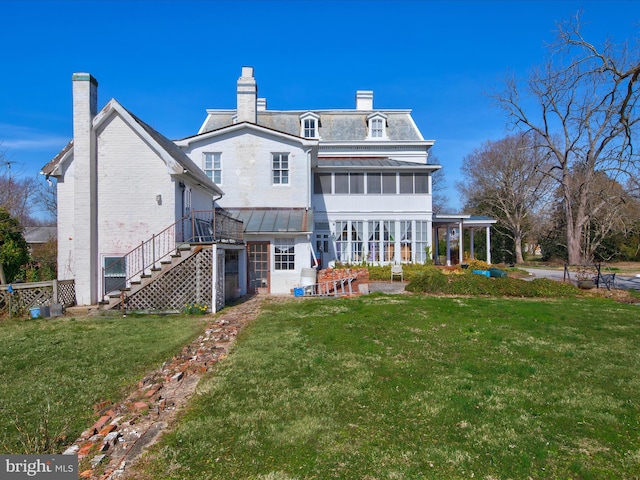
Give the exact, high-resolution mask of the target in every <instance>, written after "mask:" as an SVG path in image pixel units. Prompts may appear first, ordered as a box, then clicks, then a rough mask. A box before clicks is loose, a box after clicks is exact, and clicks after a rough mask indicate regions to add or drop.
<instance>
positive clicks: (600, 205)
mask: <svg viewBox="0 0 640 480" xmlns="http://www.w3.org/2000/svg"><path fill="white" fill-rule="evenodd" d="M579 20H580V15H579V14H578V15H576V17H575V18H573V19H572V20H570V21H569V22H566V23H563V24H561V25H560V27H559V31H558V36H557V41H556V42H555V43H554V44H553V45H552V46H551V47H552V48H551V53H552V55H551V59H550V60H549V61H548V63H547V64H546V65H545V66H544V67H543V68H541V69H539V70H537V71H535V72H533V73H532V74H531V75H530V77H529V79H528V81H527V82H525V84H524V85H520V84H518V82H516V81H515V80H514V79H510V80H508V81H507V86H506V90H505V91H504V92H503V93H499V94H497V95H496V96H495V97H496V99H497V100H498V102H499V103H500V104H501V105H502V107H503V108H504V109H505V110H506V111H507V113H508V114H509V115H510V117H511V119H512V121H513V122H514V123H515V124H516V125H517V126H520V127H524V128H525V129H526V130H527V131H533V132H535V133H536V134H537V138H539V139H540V146H541V147H543V148H546V149H547V150H548V152H549V154H550V158H551V159H552V160H553V168H552V169H551V170H550V171H549V176H550V178H552V179H553V180H554V181H555V182H557V184H558V186H559V187H560V191H561V194H562V202H563V212H564V216H565V219H566V237H567V252H568V257H569V258H568V259H569V262H570V263H572V264H579V263H582V262H583V261H584V260H585V259H586V257H587V256H588V252H587V251H586V250H585V245H584V244H583V239H584V235H583V233H584V229H585V228H586V227H587V225H588V223H589V221H590V219H591V218H592V217H594V216H596V215H599V214H600V212H601V211H603V210H604V209H606V208H608V205H609V201H610V198H602V199H600V200H599V201H598V200H597V196H594V195H592V193H593V191H594V189H596V185H597V183H598V182H599V181H600V180H601V178H602V177H601V176H599V175H600V174H601V173H604V174H605V175H606V176H607V177H608V178H610V179H612V180H615V181H618V182H619V183H622V184H624V183H625V181H626V179H627V178H628V177H630V176H633V175H637V173H638V164H637V161H638V156H637V154H636V153H635V152H634V150H633V148H632V147H633V140H634V136H635V134H636V130H635V129H636V128H637V124H638V121H640V117H639V116H638V110H637V108H636V104H637V102H638V96H639V91H640V89H639V82H638V80H639V77H640V50H639V49H637V48H630V47H629V45H628V43H625V44H622V45H616V44H613V43H611V42H609V41H607V42H605V43H604V44H603V45H602V46H599V47H597V46H595V45H593V44H591V43H589V42H588V41H587V40H585V39H584V38H583V36H582V34H581V33H580V21H579ZM530 101H533V104H535V105H536V106H532V104H531V103H530ZM577 165H579V166H580V170H581V171H582V172H583V175H581V176H580V178H576V177H574V175H573V173H574V171H575V167H576V166H577Z"/></svg>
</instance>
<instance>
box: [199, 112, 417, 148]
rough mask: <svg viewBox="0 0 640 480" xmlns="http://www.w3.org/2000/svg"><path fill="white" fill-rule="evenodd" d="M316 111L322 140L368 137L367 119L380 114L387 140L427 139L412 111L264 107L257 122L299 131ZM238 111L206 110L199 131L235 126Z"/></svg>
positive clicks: (287, 130) (286, 130)
mask: <svg viewBox="0 0 640 480" xmlns="http://www.w3.org/2000/svg"><path fill="white" fill-rule="evenodd" d="M308 113H315V114H316V115H318V117H319V135H320V139H321V140H320V141H321V142H342V141H362V140H365V139H366V138H367V128H368V120H367V118H368V117H370V116H371V115H372V114H376V113H379V114H381V115H383V116H386V119H387V130H386V131H387V137H388V141H392V142H393V141H397V142H403V141H413V142H415V141H424V138H423V137H422V134H421V133H420V130H418V127H417V126H416V124H415V122H414V121H413V118H412V117H411V110H263V111H258V112H257V115H258V122H257V123H258V125H261V126H263V127H266V128H270V129H272V130H277V131H280V132H285V133H288V134H290V135H296V136H298V135H299V134H300V116H301V115H304V114H308ZM235 114H236V111H235V110H207V118H206V119H205V121H204V123H203V124H202V127H200V131H199V132H198V133H205V132H210V131H212V130H217V129H220V128H222V127H225V126H228V125H232V124H233V121H234V117H235Z"/></svg>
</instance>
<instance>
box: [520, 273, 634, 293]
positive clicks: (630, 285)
mask: <svg viewBox="0 0 640 480" xmlns="http://www.w3.org/2000/svg"><path fill="white" fill-rule="evenodd" d="M523 270H526V271H527V272H529V273H530V278H531V279H534V278H550V279H551V280H558V281H560V282H561V281H562V280H563V278H564V271H563V270H546V269H543V268H524V269H523ZM616 288H622V289H624V290H640V277H636V276H634V275H618V274H616Z"/></svg>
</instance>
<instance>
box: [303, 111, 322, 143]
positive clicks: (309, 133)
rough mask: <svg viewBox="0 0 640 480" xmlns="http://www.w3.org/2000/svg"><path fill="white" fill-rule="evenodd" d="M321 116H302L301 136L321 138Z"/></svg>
mask: <svg viewBox="0 0 640 480" xmlns="http://www.w3.org/2000/svg"><path fill="white" fill-rule="evenodd" d="M319 128H320V116H319V115H317V114H315V113H313V112H307V113H303V114H302V115H300V136H301V137H304V138H320V133H319V131H318V129H319Z"/></svg>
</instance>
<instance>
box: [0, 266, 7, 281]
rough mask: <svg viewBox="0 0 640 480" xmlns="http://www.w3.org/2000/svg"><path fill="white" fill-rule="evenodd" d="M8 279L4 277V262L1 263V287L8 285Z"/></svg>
mask: <svg viewBox="0 0 640 480" xmlns="http://www.w3.org/2000/svg"><path fill="white" fill-rule="evenodd" d="M6 284H7V279H6V278H5V276H4V268H3V266H2V262H0V285H6Z"/></svg>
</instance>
